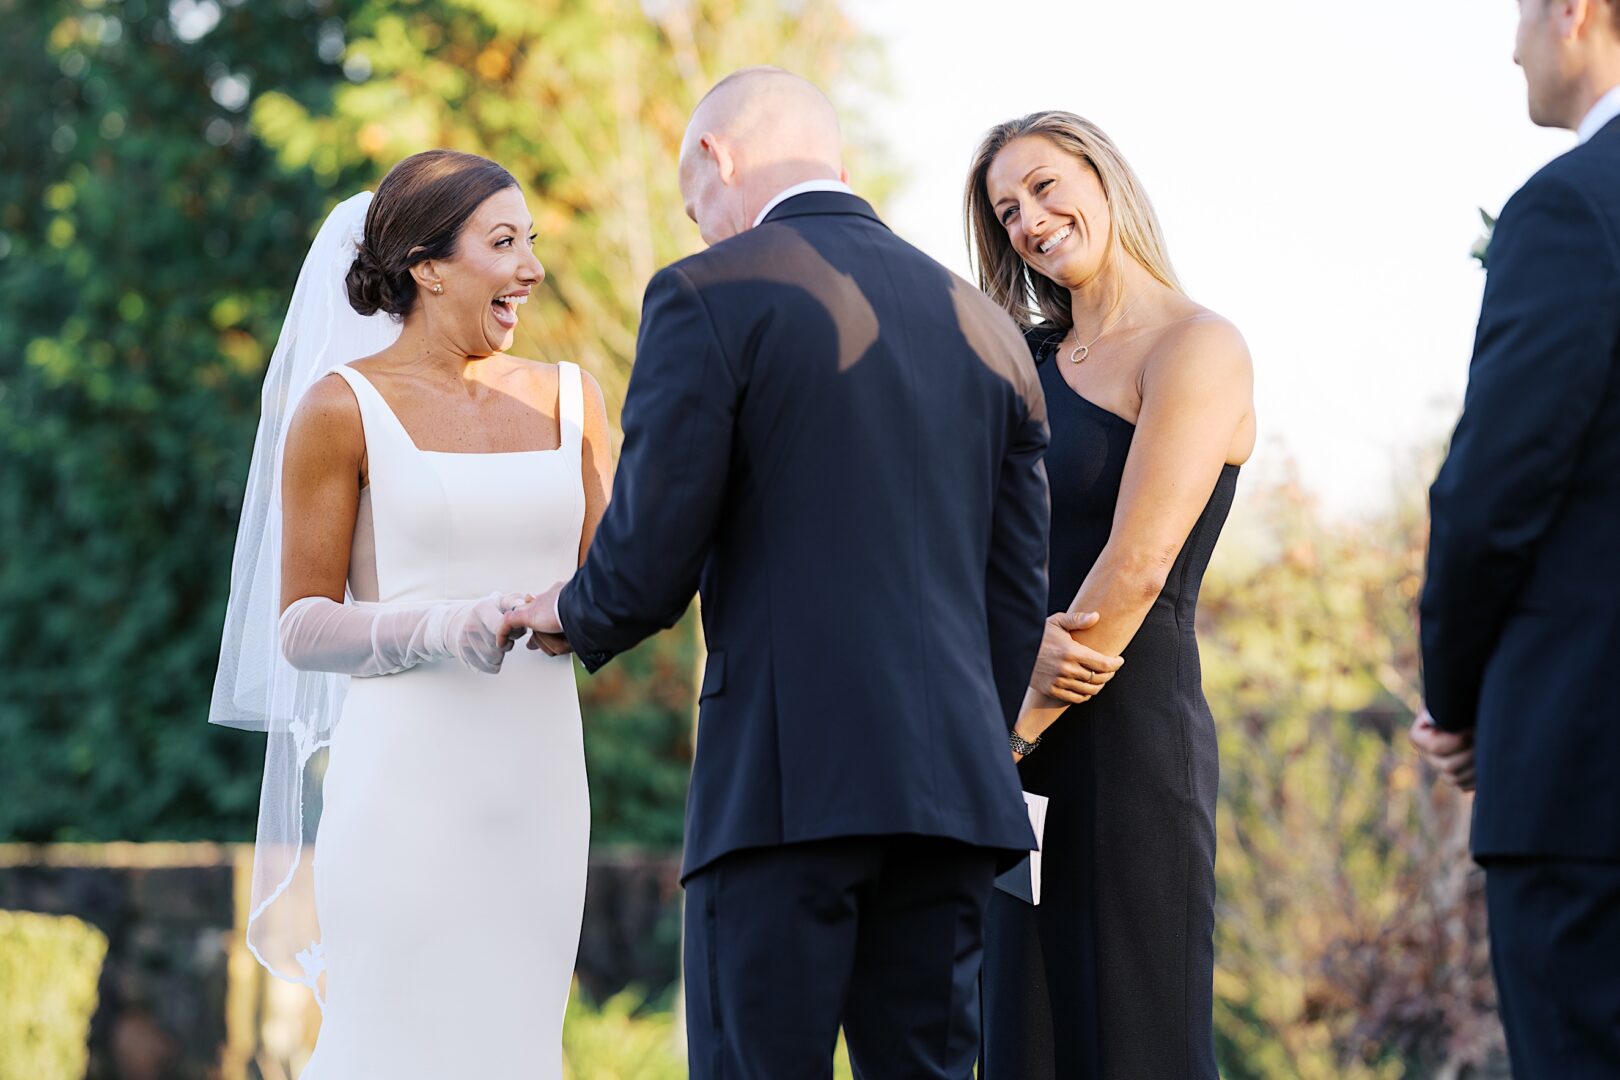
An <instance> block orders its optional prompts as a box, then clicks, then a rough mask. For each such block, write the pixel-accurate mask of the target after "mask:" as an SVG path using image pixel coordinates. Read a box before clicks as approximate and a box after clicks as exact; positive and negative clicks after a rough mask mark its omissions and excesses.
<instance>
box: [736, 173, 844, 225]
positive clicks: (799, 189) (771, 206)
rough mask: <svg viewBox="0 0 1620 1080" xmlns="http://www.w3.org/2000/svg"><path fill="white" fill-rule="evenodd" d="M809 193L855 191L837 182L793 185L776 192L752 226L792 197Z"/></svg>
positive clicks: (808, 181) (823, 181) (820, 181)
mask: <svg viewBox="0 0 1620 1080" xmlns="http://www.w3.org/2000/svg"><path fill="white" fill-rule="evenodd" d="M809 191H842V192H843V193H844V194H845V195H853V194H855V189H853V188H851V187H850V186H849V185H848V184H846V183H843V182H842V181H839V180H806V181H805V182H804V183H802V184H794V185H793V186H792V187H790V188H788V189H787V190H786V191H781V192H778V193H777V195H776V198H774V199H772V200H771V201H770V202H768V203H766V204H765V209H763V210H761V211H760V212H759V216H758V217H756V218H755V219H754V225H755V226H756V227H757V226H758V225H759V223H760V222H762V221H764V220H765V215H766V214H769V213H770V212H771V211H772V210H775V209H776V208H777V207H778V206H781V205H782V204H783V203H785V202H787V201H788V200H789V199H791V198H793V196H795V195H803V194H805V193H806V192H809Z"/></svg>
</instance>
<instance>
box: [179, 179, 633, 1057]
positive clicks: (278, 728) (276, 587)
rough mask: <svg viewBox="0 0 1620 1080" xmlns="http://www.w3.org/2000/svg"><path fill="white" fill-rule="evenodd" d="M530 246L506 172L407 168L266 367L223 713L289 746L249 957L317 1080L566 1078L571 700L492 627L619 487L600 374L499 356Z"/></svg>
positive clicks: (281, 766)
mask: <svg viewBox="0 0 1620 1080" xmlns="http://www.w3.org/2000/svg"><path fill="white" fill-rule="evenodd" d="M362 216H363V224H362ZM531 230H532V221H531V218H530V215H529V213H528V210H527V208H526V206H525V204H524V200H523V196H522V194H521V192H520V191H519V188H518V185H517V182H516V181H515V180H514V179H513V178H512V176H511V175H510V174H509V173H508V172H507V171H506V170H505V169H503V168H501V167H500V166H499V165H496V164H495V163H494V162H491V161H487V160H485V159H483V158H480V157H476V156H473V155H470V154H461V153H455V152H451V151H446V150H436V151H430V152H428V153H423V154H417V155H415V156H414V157H410V158H407V159H406V160H404V161H402V162H400V163H399V164H398V165H396V166H395V167H394V168H393V170H392V171H390V172H389V174H388V176H387V177H386V178H384V180H383V182H382V183H381V184H380V185H379V186H378V188H377V193H376V196H375V197H374V198H373V197H372V196H371V195H369V194H365V193H363V194H361V195H357V196H355V197H354V198H352V199H350V200H348V201H347V202H345V203H343V204H341V205H340V206H339V207H338V208H337V209H336V210H334V211H333V213H332V215H331V217H330V218H329V219H328V220H327V222H326V224H325V225H324V226H323V227H322V229H321V231H320V233H319V235H318V236H317V237H316V240H315V244H314V246H313V248H312V249H311V251H310V254H309V257H308V259H307V260H306V262H305V265H304V269H303V272H302V273H301V274H300V276H299V281H298V285H297V288H296V290H295V292H294V294H293V302H292V306H291V308H290V310H289V312H288V315H287V322H286V324H285V326H284V328H283V330H282V337H281V340H280V341H279V342H278V344H277V347H276V351H275V354H274V356H273V357H272V360H271V363H270V368H269V370H268V372H267V373H266V377H265V388H264V412H263V417H262V419H261V423H260V427H259V433H258V440H257V443H256V445H255V448H254V457H253V466H252V471H251V473H250V475H249V481H248V493H247V497H246V500H245V503H244V507H243V513H242V523H241V527H240V531H239V533H238V537H237V549H236V558H235V561H234V563H233V566H232V588H231V598H230V604H229V608H228V610H227V614H226V625H225V636H224V641H223V644H222V648H221V656H220V669H219V676H218V679H217V682H216V685H215V691H214V701H213V708H212V711H211V714H210V720H212V721H213V722H215V723H222V724H227V725H231V726H235V727H247V728H252V729H255V730H263V731H266V732H268V735H269V743H268V749H267V757H266V766H265V778H264V792H263V797H262V802H261V809H260V821H259V834H258V845H257V847H256V849H255V867H254V884H253V907H252V911H251V915H250V920H249V924H248V944H249V947H250V948H251V949H252V950H253V952H254V955H255V956H257V957H258V959H259V960H260V962H261V963H263V964H264V965H265V966H266V967H267V968H269V969H270V971H272V972H273V973H275V974H276V975H279V976H281V977H283V978H287V979H291V980H294V981H297V982H302V983H304V984H306V985H308V986H309V987H310V988H311V989H312V990H313V991H314V992H315V994H316V996H317V1000H319V1001H320V1002H321V1004H322V1008H323V1012H324V1017H323V1021H322V1028H321V1033H320V1038H319V1040H318V1043H317V1045H316V1049H315V1053H314V1056H313V1057H312V1058H311V1059H310V1062H309V1064H308V1066H306V1068H305V1070H304V1073H303V1077H304V1080H334V1078H338V1080H365V1078H370V1077H376V1078H387V1080H410V1078H422V1080H427V1078H430V1077H431V1078H442V1077H448V1076H476V1077H480V1078H488V1080H499V1078H506V1077H511V1078H520V1077H521V1078H555V1077H558V1076H560V1074H561V1067H562V1062H561V1033H562V1021H563V1011H564V1008H565V1005H566V1003H567V998H568V990H569V985H570V981H571V978H572V974H573V967H574V960H575V955H576V951H577V948H578V944H579V928H580V917H581V913H582V910H583V904H584V895H585V864H586V848H587V843H588V839H589V832H590V805H589V798H588V794H587V791H586V785H585V761H584V753H583V747H582V742H581V732H580V716H579V701H578V697H577V696H576V693H575V689H574V674H573V664H572V659H571V658H570V657H568V656H566V655H564V653H565V652H566V646H565V644H563V643H562V642H560V640H548V641H545V642H542V643H541V644H542V648H541V649H540V650H538V651H531V650H529V649H521V650H518V651H517V652H515V653H509V652H508V650H509V649H510V648H511V643H510V642H504V641H501V640H499V630H500V626H501V620H502V615H503V614H504V613H505V612H506V611H508V610H510V609H511V608H513V607H514V606H516V605H517V604H520V603H522V602H523V601H524V599H525V598H526V596H527V594H526V593H524V592H523V591H522V590H523V589H525V588H526V587H528V588H534V587H538V586H543V585H546V584H549V583H550V582H553V581H556V580H559V579H563V578H566V577H568V576H570V575H571V574H572V573H573V571H574V569H575V568H576V567H577V566H578V565H579V564H580V562H581V561H582V560H583V558H584V555H585V551H586V549H587V548H588V547H589V545H590V542H591V536H592V534H593V532H594V531H595V528H596V525H597V522H598V521H599V520H600V519H601V516H602V511H603V508H604V506H605V504H606V502H607V493H608V490H609V487H610V484H611V469H612V465H611V459H610V451H609V439H608V429H607V416H606V410H605V409H604V407H603V404H602V395H601V391H600V389H599V388H598V387H597V385H596V382H595V380H593V379H591V378H590V377H589V376H587V375H584V374H583V373H582V372H581V371H580V369H579V368H578V367H576V366H575V365H573V364H568V363H563V364H556V365H552V364H537V363H531V362H529V361H526V360H519V359H516V358H513V357H510V356H508V355H506V349H507V348H509V347H510V346H511V343H512V337H513V330H514V328H515V327H516V325H517V311H518V308H519V306H520V305H522V304H523V303H524V302H525V301H526V300H527V299H528V297H529V294H530V291H531V290H532V289H533V288H534V286H536V285H537V284H539V282H540V281H541V279H542V278H543V277H544V270H543V269H542V268H541V266H540V263H539V261H538V260H537V259H536V258H535V256H534V252H533V250H532V242H533V239H534V237H533V236H532V234H531ZM350 677H353V678H350ZM317 821H318V826H319V827H318V830H317V829H316V827H315V826H316V823H317ZM311 840H313V843H310V841H311Z"/></svg>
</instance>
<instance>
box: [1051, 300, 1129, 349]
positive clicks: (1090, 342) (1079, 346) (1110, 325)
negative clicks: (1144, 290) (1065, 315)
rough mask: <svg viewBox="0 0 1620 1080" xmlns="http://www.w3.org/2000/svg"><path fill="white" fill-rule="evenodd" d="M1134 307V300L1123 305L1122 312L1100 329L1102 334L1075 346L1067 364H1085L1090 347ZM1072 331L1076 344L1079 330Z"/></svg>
mask: <svg viewBox="0 0 1620 1080" xmlns="http://www.w3.org/2000/svg"><path fill="white" fill-rule="evenodd" d="M1137 299H1138V300H1139V299H1141V297H1137ZM1135 306H1136V300H1132V301H1131V302H1130V303H1128V304H1126V305H1125V308H1124V310H1122V311H1121V312H1120V313H1119V314H1118V315H1115V316H1114V317H1113V318H1112V319H1110V320H1109V321H1108V325H1107V326H1105V327H1103V328H1102V333H1101V334H1098V335H1097V336H1096V337H1094V338H1092V339H1091V340H1090V341H1089V342H1087V343H1086V344H1084V345H1079V344H1076V345H1075V347H1074V349H1073V351H1072V352H1070V353H1069V363H1071V364H1083V363H1085V362H1086V358H1087V357H1089V356H1090V355H1091V346H1093V345H1095V344H1097V342H1099V341H1101V340H1102V339H1103V335H1104V334H1107V333H1108V331H1110V330H1112V329H1113V328H1114V327H1116V326H1118V325H1119V320H1121V319H1123V318H1124V317H1125V316H1126V315H1128V314H1130V311H1131V308H1133V307H1135ZM1074 330H1075V335H1074V339H1075V341H1076V342H1078V341H1079V340H1080V328H1079V327H1078V326H1077V327H1075V328H1074Z"/></svg>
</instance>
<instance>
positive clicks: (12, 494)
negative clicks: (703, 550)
mask: <svg viewBox="0 0 1620 1080" xmlns="http://www.w3.org/2000/svg"><path fill="white" fill-rule="evenodd" d="M0 22H3V24H4V25H5V26H6V28H7V31H8V33H7V34H6V35H5V36H4V39H3V40H0V64H4V65H5V71H6V76H5V78H6V88H7V89H6V94H5V95H4V96H3V98H0V303H3V304H4V308H3V313H0V461H3V465H0V469H3V471H0V650H3V651H4V655H5V657H6V668H5V671H6V675H5V686H4V688H3V689H4V692H3V693H0V839H3V838H13V839H27V840H44V839H88V838H132V839H145V838H153V837H170V838H192V837H218V838H245V837H247V836H250V835H251V832H252V820H253V812H254V808H255V805H256V802H257V796H258V788H259V771H260V755H261V753H262V749H261V744H260V742H259V741H258V740H257V739H254V738H251V737H248V736H244V735H242V734H240V733H237V732H230V731H215V730H210V729H209V728H208V727H207V726H206V725H205V724H203V722H202V721H203V717H204V714H205V712H206V708H207V700H208V694H209V688H210V686H211V684H212V678H213V667H214V660H215V655H216V651H217V648H218V636H219V625H220V619H221V617H222V612H223V605H224V593H225V589H226V586H227V582H228V576H229V575H228V568H229V562H230V554H231V547H232V543H233V540H234V536H235V518H236V514H237V511H238V509H239V507H240V501H241V497H242V486H243V482H244V480H245V478H246V471H247V461H248V457H249V455H250V453H251V448H252V442H253V431H254V426H255V423H256V420H257V412H258V400H257V394H258V384H259V381H260V379H261V377H262V373H263V365H264V363H265V362H266V360H267V359H268V353H269V349H270V347H271V345H272V344H273V343H274V340H275V337H276V334H277V331H278V329H279V324H280V318H281V315H282V313H283V311H284V310H285V306H286V303H287V299H288V296H289V294H290V292H291V288H292V283H293V280H294V278H295V277H296V274H297V268H298V265H299V262H300V260H301V259H302V256H303V253H304V250H305V248H306V246H307V243H308V239H309V237H310V236H311V235H312V234H313V231H314V229H315V228H316V226H317V225H318V224H319V221H320V219H321V218H322V216H323V215H324V213H325V211H326V210H327V209H328V208H329V207H330V206H331V205H332V204H333V203H335V202H337V201H338V200H339V199H340V198H343V197H345V196H346V195H348V194H350V193H352V192H353V191H355V190H358V189H360V188H362V187H366V186H370V185H372V184H374V183H375V182H376V181H377V180H378V179H380V178H381V176H382V174H383V173H384V172H385V171H386V170H387V168H388V167H389V166H390V165H392V164H393V162H394V161H396V160H398V159H399V158H401V157H403V156H405V155H407V154H410V153H413V152H415V151H418V150H422V149H426V148H429V147H433V146H452V147H456V148H458V149H465V150H471V151H475V152H478V153H483V154H487V155H488V156H490V157H493V158H495V159H496V160H499V161H500V162H502V163H503V164H504V165H506V166H507V167H508V168H510V169H511V170H512V172H513V174H514V175H516V176H517V177H518V179H519V180H520V181H521V182H522V183H523V184H524V185H525V188H526V190H527V192H528V193H529V198H530V205H531V209H532V210H533V211H534V213H535V218H536V222H537V226H538V231H539V232H540V234H541V235H540V240H539V244H538V250H539V252H540V256H541V259H542V261H544V262H545V264H546V265H547V268H548V271H549V274H548V278H547V284H546V286H545V287H544V288H543V289H542V290H540V291H539V293H538V294H537V296H536V301H537V302H536V303H531V304H530V306H529V307H528V308H527V309H526V311H525V315H524V322H523V325H522V329H521V330H520V336H519V340H518V343H517V346H516V348H515V349H514V351H515V352H516V353H517V354H519V355H525V356H530V357H533V358H535V359H543V360H557V359H573V360H576V361H578V362H580V363H581V364H582V365H584V366H585V367H587V368H588V369H589V370H591V371H592V372H593V373H594V374H595V375H596V376H597V378H598V379H599V380H600V381H601V382H602V384H603V386H604V388H605V389H606V391H607V393H608V397H609V402H610V411H612V412H613V413H614V414H615V415H616V413H617V406H618V404H619V403H620V402H621V401H622V397H623V388H624V385H625V383H626V381H627V379H628V374H629V366H630V361H631V359H632V354H633V351H634V341H635V330H636V326H637V323H638V316H639V306H640V296H641V291H642V288H643V287H644V285H645V283H646V280H647V279H648V278H649V277H650V276H651V274H652V273H653V271H654V270H655V269H656V268H657V267H658V266H659V265H662V264H663V263H665V262H668V261H670V260H672V259H674V258H676V257H679V256H681V255H684V254H687V253H689V252H690V251H692V250H695V249H696V247H697V245H698V239H697V235H696V230H695V228H694V227H693V226H692V225H691V224H690V223H689V222H687V221H686V219H685V217H684V215H683V213H682V208H681V202H680V197H679V194H678V192H677V189H676V184H675V154H676V152H677V149H678V143H679V139H680V136H681V133H682V128H683V126H684V124H685V120H686V116H687V113H688V111H689V109H690V107H691V106H692V105H693V104H695V102H696V99H697V97H698V96H699V95H700V94H701V93H702V92H703V91H704V90H705V89H706V88H707V87H708V85H709V84H710V82H711V81H712V80H714V79H716V78H718V77H719V76H720V75H722V74H724V73H725V72H726V71H728V70H731V69H732V68H735V67H740V66H743V65H745V64H750V63H762V62H773V63H780V64H782V65H784V66H787V67H790V68H793V69H794V70H797V71H800V72H801V73H803V74H805V75H807V76H809V77H811V78H813V79H816V80H817V81H819V82H820V83H821V84H822V85H824V86H828V87H830V88H833V89H835V90H836V89H838V88H840V87H849V86H855V87H857V88H864V87H866V86H869V85H871V83H872V82H873V81H874V80H875V78H876V75H877V69H876V67H875V63H876V54H875V52H873V50H872V49H871V48H870V47H869V46H868V45H866V44H865V43H864V42H862V41H861V40H860V39H859V38H858V37H857V35H856V33H855V31H854V29H853V27H852V25H851V24H850V23H849V22H848V21H847V20H846V19H845V18H844V17H843V15H842V14H841V13H840V7H839V5H838V3H837V2H836V0H791V2H790V0H783V2H780V3H778V2H772V0H689V2H688V0H657V2H655V0H645V2H642V3H637V2H636V0H403V2H401V0H347V2H344V0H277V2H275V3H264V4H247V3H243V2H241V0H227V2H223V3H222V2H220V0H123V2H118V0H76V2H64V0H0ZM860 134H861V133H860V129H859V128H858V127H857V129H856V132H855V135H856V139H855V140H854V142H855V144H856V146H855V154H854V160H855V161H856V162H857V164H856V166H855V168H857V169H859V167H860V166H859V164H858V163H859V161H860V160H862V156H863V155H862V151H861V146H862V141H861V138H860ZM866 156H868V157H871V156H872V155H869V154H868V155H866ZM861 186H862V188H863V191H864V192H866V193H868V194H871V195H873V196H874V197H881V195H882V194H883V193H884V191H885V190H886V183H885V174H884V173H883V172H882V170H881V169H874V170H872V172H871V174H870V175H865V176H863V182H862V184H861ZM695 648H696V646H695V644H694V642H693V640H692V631H691V621H690V620H688V622H687V623H686V624H685V626H684V628H683V630H682V631H680V632H678V633H675V634H669V635H663V636H662V637H661V638H658V639H655V640H654V641H653V642H652V643H650V644H649V645H647V646H644V647H643V648H642V649H641V650H638V651H637V653H636V654H634V655H633V656H631V657H627V658H625V661H624V662H622V663H618V664H615V665H614V668H613V669H610V673H608V674H606V675H605V677H603V678H598V679H596V680H590V681H586V682H585V683H584V684H583V686H582V689H583V691H584V699H585V704H586V710H587V715H586V730H587V751H588V755H589V758H590V766H591V774H592V789H593V796H594V798H593V802H594V805H595V807H596V828H595V831H594V837H595V839H596V840H597V841H599V842H612V841H625V840H633V841H637V842H641V843H647V844H656V845H660V846H671V845H674V844H676V843H678V841H679V836H680V816H681V804H682V801H683V798H684V791H685V785H686V777H687V772H688V768H689V764H690V716H691V702H692V697H693V692H692V669H693V664H694V663H695V655H696V654H695V652H694V650H695Z"/></svg>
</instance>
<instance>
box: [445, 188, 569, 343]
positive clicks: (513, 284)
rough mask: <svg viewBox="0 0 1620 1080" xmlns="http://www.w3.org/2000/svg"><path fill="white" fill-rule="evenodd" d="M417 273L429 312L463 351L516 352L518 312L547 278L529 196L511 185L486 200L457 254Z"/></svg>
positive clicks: (470, 221) (470, 222)
mask: <svg viewBox="0 0 1620 1080" xmlns="http://www.w3.org/2000/svg"><path fill="white" fill-rule="evenodd" d="M415 272H416V274H417V280H418V282H419V283H420V284H421V286H422V300H423V309H424V311H425V312H426V313H427V314H428V315H429V317H431V318H432V319H433V320H434V321H435V323H437V324H438V325H439V326H441V327H442V328H443V333H444V334H445V336H446V337H448V338H449V339H450V340H451V341H453V342H455V343H456V347H457V348H459V349H460V350H461V351H463V352H464V353H465V354H466V355H468V356H488V355H491V354H493V353H499V352H505V351H506V350H507V349H509V348H511V347H512V337H513V332H514V331H515V330H516V329H517V309H518V307H519V306H521V305H522V304H524V303H527V302H528V299H529V293H530V291H531V290H532V289H533V288H534V286H535V285H538V284H539V283H540V282H541V281H542V280H544V279H545V276H546V272H545V269H544V268H543V267H542V266H541V265H540V260H539V259H537V258H535V255H534V219H533V218H532V217H531V216H530V215H529V208H528V206H527V204H526V203H525V202H524V201H523V193H522V192H521V191H519V190H518V189H517V188H515V187H509V188H505V189H504V190H501V191H497V192H496V193H495V194H493V195H491V196H490V197H489V198H487V199H485V200H484V201H483V202H482V203H480V204H479V206H478V209H476V210H474V211H473V213H472V215H471V216H470V217H469V218H468V219H467V223H466V224H465V225H463V226H462V227H461V232H460V233H459V234H458V235H457V237H456V249H455V253H454V254H453V255H451V256H450V257H449V258H447V259H433V260H430V261H428V262H424V263H421V264H419V265H418V267H417V268H416V270H415ZM435 285H438V286H440V287H442V290H443V291H435V290H434V286H435Z"/></svg>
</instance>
